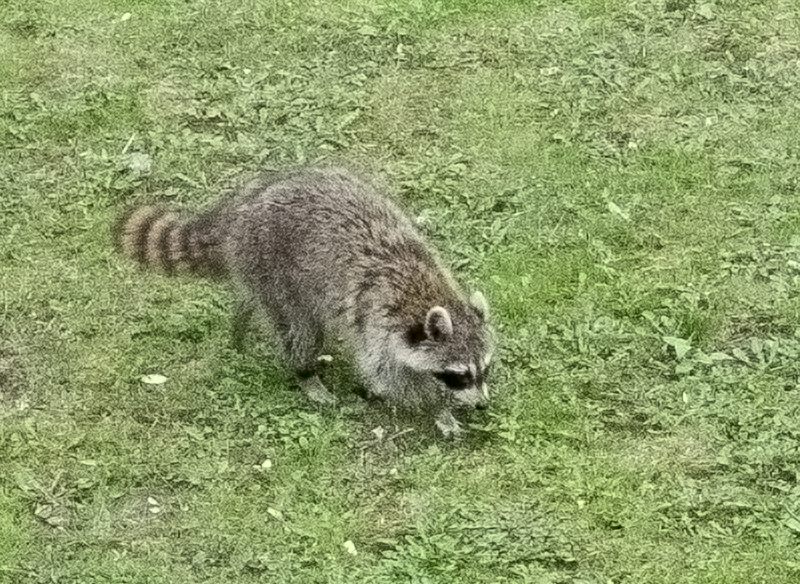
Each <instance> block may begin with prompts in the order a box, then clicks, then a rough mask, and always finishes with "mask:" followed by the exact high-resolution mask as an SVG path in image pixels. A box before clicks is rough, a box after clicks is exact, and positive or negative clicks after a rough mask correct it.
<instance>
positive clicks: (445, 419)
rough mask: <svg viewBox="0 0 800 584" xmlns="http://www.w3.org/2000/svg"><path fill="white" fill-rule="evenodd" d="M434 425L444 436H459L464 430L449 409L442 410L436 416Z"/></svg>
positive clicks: (454, 437)
mask: <svg viewBox="0 0 800 584" xmlns="http://www.w3.org/2000/svg"><path fill="white" fill-rule="evenodd" d="M436 427H437V428H439V431H440V432H441V433H442V435H443V436H444V437H445V438H453V439H456V438H460V437H461V436H463V435H464V430H463V429H462V428H461V424H459V423H458V420H456V419H455V417H454V416H453V414H452V413H451V412H450V410H444V411H443V412H442V413H441V414H439V417H438V418H436Z"/></svg>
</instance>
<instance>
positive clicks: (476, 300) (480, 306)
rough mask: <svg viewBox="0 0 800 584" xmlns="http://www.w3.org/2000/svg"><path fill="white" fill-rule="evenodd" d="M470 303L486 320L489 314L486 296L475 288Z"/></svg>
mask: <svg viewBox="0 0 800 584" xmlns="http://www.w3.org/2000/svg"><path fill="white" fill-rule="evenodd" d="M469 303H470V304H471V305H472V308H474V309H475V310H477V311H478V314H479V315H480V317H481V318H482V319H483V320H486V318H487V317H488V316H489V304H488V303H487V302H486V297H485V296H484V295H483V293H482V292H479V291H478V290H475V292H473V293H472V296H470V297H469Z"/></svg>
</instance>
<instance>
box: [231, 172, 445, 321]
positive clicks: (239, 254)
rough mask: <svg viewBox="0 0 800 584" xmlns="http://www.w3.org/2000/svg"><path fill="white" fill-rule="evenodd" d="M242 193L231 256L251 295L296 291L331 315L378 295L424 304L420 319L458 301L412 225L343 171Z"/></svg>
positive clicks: (234, 207)
mask: <svg viewBox="0 0 800 584" xmlns="http://www.w3.org/2000/svg"><path fill="white" fill-rule="evenodd" d="M245 192H247V193H248V196H246V197H244V198H242V199H239V200H238V201H237V202H236V203H235V204H234V205H232V207H231V208H229V209H228V218H229V234H230V238H229V240H228V246H227V247H226V256H227V257H228V258H229V261H230V262H231V269H232V271H233V272H234V273H236V275H237V277H239V278H240V279H241V280H243V281H246V282H249V283H250V287H251V288H253V289H266V288H270V289H273V290H274V289H276V288H280V289H281V294H283V293H284V292H283V291H291V294H293V295H294V298H295V299H297V298H305V299H307V303H308V304H309V305H311V304H315V305H316V304H319V303H320V302H328V303H329V304H330V305H329V309H330V310H331V311H337V310H338V309H339V308H340V307H341V306H342V304H343V303H345V304H350V303H351V301H354V299H358V298H364V296H365V295H367V293H372V292H374V293H375V294H376V295H380V294H383V297H384V298H385V300H386V301H387V302H388V301H394V302H399V301H400V298H403V302H405V303H409V302H412V301H413V302H414V303H415V304H416V303H419V307H414V311H415V312H421V313H422V314H423V315H424V313H425V312H424V311H427V310H428V309H429V308H430V306H433V305H436V304H438V303H441V302H443V301H445V300H451V299H452V300H454V299H455V297H456V296H457V294H456V292H455V285H454V283H453V282H452V280H451V277H450V275H449V273H448V272H447V271H446V270H445V269H444V268H443V266H442V265H441V263H440V262H439V261H438V258H437V256H436V255H435V254H434V253H433V250H432V249H431V248H429V246H428V245H427V244H426V243H425V242H424V241H423V239H422V237H421V235H420V234H419V232H418V231H417V229H416V228H415V226H414V225H413V223H412V222H411V221H410V220H409V218H408V217H407V216H406V215H405V214H404V213H403V212H402V211H401V210H400V209H399V208H398V207H397V206H396V205H395V204H394V203H393V202H392V201H391V199H390V198H388V197H387V196H386V195H385V194H384V193H383V192H382V190H381V189H377V188H375V187H374V186H373V185H372V184H370V183H368V182H365V181H363V180H361V179H360V178H358V177H356V176H355V175H353V174H351V173H350V172H348V171H346V170H342V169H335V168H332V169H321V170H309V171H306V172H304V173H302V174H299V175H295V176H293V177H291V178H289V179H288V180H281V181H278V182H276V183H272V184H269V185H266V186H262V187H261V188H258V187H256V188H252V189H250V190H248V189H245ZM379 289H380V290H382V291H383V292H382V293H381V292H378V290H379ZM370 291H372V292H370ZM287 293H288V292H287Z"/></svg>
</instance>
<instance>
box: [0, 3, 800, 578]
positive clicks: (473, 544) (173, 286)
mask: <svg viewBox="0 0 800 584" xmlns="http://www.w3.org/2000/svg"><path fill="white" fill-rule="evenodd" d="M799 132H800V7H798V5H797V3H795V2H793V1H791V0H762V1H750V0H717V1H716V2H705V1H702V0H697V1H693V0H659V1H654V2H649V1H645V0H628V1H626V0H530V1H526V0H517V1H510V0H509V1H507V2H499V1H490V0H438V1H437V0H431V1H422V0H384V1H381V2H378V1H371V0H342V1H341V2H326V1H324V0H295V1H291V2H290V1H289V0H269V1H267V0H237V1H234V0H186V1H179V0H97V1H95V2H88V1H85V0H67V1H64V0H7V1H5V2H3V3H2V4H0V310H1V312H0V315H2V316H1V320H0V583H3V584H5V583H14V584H29V583H30V584H33V583H45V582H47V583H59V584H66V583H81V584H83V583H92V582H97V583H99V582H109V583H115V584H116V583H123V582H142V583H144V582H147V583H175V582H204V583H211V582H214V583H217V582H219V583H223V582H224V583H228V582H237V583H248V582H269V583H284V582H297V583H302V584H309V583H317V582H318V583H322V582H342V583H352V582H375V583H384V582H408V583H419V584H428V583H440V582H441V583H451V582H469V583H472V582H475V583H487V584H500V583H512V582H513V583H517V582H520V583H536V584H538V583H548V584H609V583H614V584H620V583H631V584H648V583H652V584H672V583H686V584H698V583H708V584H711V583H715V584H716V583H741V584H754V583H761V582H763V583H765V584H782V583H786V584H789V583H796V582H798V581H800V198H799V197H800V146H798V144H799V143H800V142H799V141H798V135H799V134H798V133H799ZM335 161H346V162H348V163H352V164H355V165H358V166H359V167H362V168H364V169H366V170H367V171H368V172H371V173H374V174H375V175H376V176H378V177H379V178H380V180H382V181H383V182H385V183H387V184H388V185H390V186H391V187H392V188H393V190H394V191H395V192H396V193H397V196H398V198H399V199H400V200H401V201H402V203H403V204H404V206H405V207H406V208H407V209H409V211H410V212H411V213H413V214H414V215H415V216H419V217H420V218H421V221H422V224H423V226H424V230H425V231H426V234H427V236H428V237H429V238H430V239H431V241H432V242H433V243H434V244H435V245H436V246H437V247H438V248H439V249H440V250H441V251H442V253H443V255H444V256H445V257H446V258H448V260H449V262H450V263H451V265H453V266H454V268H455V271H456V273H457V274H458V276H459V278H460V279H461V280H462V281H463V282H464V283H465V284H467V285H469V286H471V287H479V288H481V289H482V290H483V291H484V292H485V293H486V296H487V298H488V299H489V302H490V304H491V307H492V310H493V314H494V319H495V323H496V327H497V329H498V332H499V334H500V337H501V339H502V343H501V351H500V364H499V367H498V369H497V373H496V376H495V377H494V381H493V387H492V388H493V390H494V392H495V396H496V399H495V402H494V404H493V406H492V408H491V409H490V410H489V411H488V412H486V413H485V415H482V416H474V417H473V418H472V420H471V422H470V428H471V430H470V433H469V436H468V437H467V438H466V439H465V440H463V441H461V442H456V443H451V442H446V441H443V440H441V439H440V438H438V437H437V436H435V435H434V434H433V432H431V431H430V430H429V429H427V428H426V427H424V425H420V424H415V423H414V422H413V421H412V420H408V419H406V418H402V417H396V416H394V415H393V414H392V412H391V411H389V410H388V409H387V408H385V407H383V406H381V405H380V404H372V403H364V402H363V401H362V400H361V398H359V397H358V396H357V395H356V394H355V393H354V392H353V391H352V390H353V389H354V387H353V382H352V378H351V376H350V374H349V372H348V369H347V367H346V365H343V364H342V363H339V362H338V361H337V362H335V363H334V365H333V366H332V370H331V371H330V374H329V375H328V378H329V381H330V385H331V386H333V387H334V389H335V390H336V391H337V393H338V394H339V396H340V398H341V399H340V405H339V406H338V407H335V408H331V409H327V410H323V409H317V408H315V407H314V406H312V405H311V404H310V403H308V402H307V401H306V400H305V399H304V397H303V396H302V394H301V393H300V392H299V391H298V390H297V388H296V386H295V385H294V382H293V379H292V377H291V375H290V374H289V373H288V372H287V371H286V370H285V369H284V368H283V366H282V364H281V361H280V359H279V358H277V357H276V355H275V351H274V350H273V346H272V344H271V343H270V342H269V340H268V339H263V338H259V337H258V336H257V335H255V334H254V335H253V336H252V337H251V347H249V348H248V351H246V352H245V353H244V354H238V353H236V352H234V351H233V350H231V349H230V344H229V328H230V322H229V316H228V314H229V310H230V307H231V306H232V304H233V300H234V299H233V298H232V296H231V291H230V290H229V289H228V288H226V287H225V286H222V285H215V284H207V283H203V282H196V281H191V280H181V279H166V278H161V277H158V276H153V275H148V274H142V273H139V272H138V271H137V270H135V269H134V268H133V267H132V266H130V265H127V264H126V263H125V262H123V261H122V260H121V259H120V258H119V257H118V256H117V254H116V253H115V251H114V248H113V245H112V242H111V237H110V231H111V227H112V225H113V223H114V221H115V219H116V217H117V216H118V214H119V212H120V210H121V209H123V208H125V207H126V206H127V205H129V204H131V203H132V202H135V201H137V200H147V199H161V200H168V201H172V202H175V203H179V204H182V205H185V206H187V207H189V208H201V207H202V206H203V205H206V204H208V203H210V202H211V201H213V200H215V199H216V198H217V197H219V196H220V193H221V192H223V191H224V190H225V189H227V188H229V187H230V186H231V185H232V184H233V183H234V182H235V180H236V178H237V177H238V176H240V175H242V174H244V173H251V172H253V171H256V170H259V169H266V170H278V169H285V168H287V167H292V166H296V165H298V164H309V163H317V162H319V163H328V162H335ZM151 373H157V374H160V375H164V376H165V377H167V378H168V380H167V382H166V383H165V384H163V385H146V384H143V383H141V381H140V379H141V377H142V376H143V375H145V374H151ZM377 428H381V429H382V431H380V430H378V431H376V429H377Z"/></svg>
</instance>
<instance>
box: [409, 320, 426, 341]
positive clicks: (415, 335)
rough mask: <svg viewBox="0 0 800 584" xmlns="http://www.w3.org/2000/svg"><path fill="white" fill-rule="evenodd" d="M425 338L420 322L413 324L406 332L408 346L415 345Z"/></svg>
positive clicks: (423, 327)
mask: <svg viewBox="0 0 800 584" xmlns="http://www.w3.org/2000/svg"><path fill="white" fill-rule="evenodd" d="M427 338H428V337H427V336H426V335H425V325H424V324H422V323H421V322H420V323H417V324H415V325H414V326H412V327H411V328H409V329H408V331H406V339H407V340H408V344H409V345H416V344H417V343H420V342H422V341H424V340H425V339H427Z"/></svg>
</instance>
